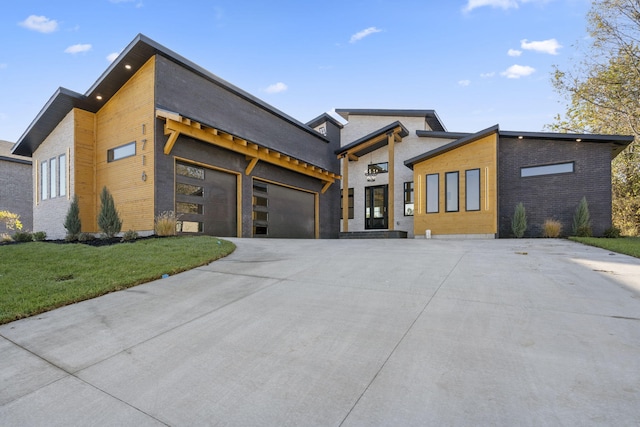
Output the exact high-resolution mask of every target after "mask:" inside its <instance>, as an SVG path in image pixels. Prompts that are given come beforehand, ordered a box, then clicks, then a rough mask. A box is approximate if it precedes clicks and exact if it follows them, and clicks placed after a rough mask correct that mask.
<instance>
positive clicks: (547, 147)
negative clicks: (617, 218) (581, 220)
mask: <svg viewBox="0 0 640 427" xmlns="http://www.w3.org/2000/svg"><path fill="white" fill-rule="evenodd" d="M611 150H612V146H611V144H608V143H585V142H569V141H548V140H527V139H523V140H517V139H506V138H501V139H500V141H499V148H498V164H499V166H498V171H499V177H498V188H499V218H498V226H499V236H500V237H510V236H512V232H511V219H512V217H513V213H514V211H515V206H516V204H518V203H519V202H522V203H523V204H524V207H525V209H526V212H527V223H528V228H527V232H526V233H525V237H541V235H542V224H543V223H544V221H545V220H547V219H556V220H559V221H560V222H561V223H562V225H563V235H569V234H571V229H572V223H573V215H574V213H575V210H576V207H577V206H578V204H579V202H580V199H582V197H583V196H586V198H587V202H588V204H589V212H590V214H591V223H592V224H591V225H592V231H593V234H594V235H596V236H601V235H602V234H603V233H604V231H605V230H606V229H607V228H609V227H611ZM563 162H575V165H574V173H566V174H556V175H545V176H537V177H527V178H521V177H520V168H521V167H525V166H537V165H545V164H554V163H563Z"/></svg>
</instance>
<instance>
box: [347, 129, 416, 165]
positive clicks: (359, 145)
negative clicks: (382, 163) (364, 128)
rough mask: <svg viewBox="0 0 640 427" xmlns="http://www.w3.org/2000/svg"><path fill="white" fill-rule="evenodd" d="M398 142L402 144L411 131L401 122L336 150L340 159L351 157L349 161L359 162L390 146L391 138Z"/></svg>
mask: <svg viewBox="0 0 640 427" xmlns="http://www.w3.org/2000/svg"><path fill="white" fill-rule="evenodd" d="M390 135H391V136H392V137H393V138H394V140H395V141H396V142H401V141H402V138H404V137H406V136H407V135H409V131H408V130H407V128H405V127H404V125H403V124H402V123H400V122H399V121H395V122H393V123H391V124H389V125H387V126H385V127H383V128H381V129H378V130H376V131H374V132H372V133H370V134H368V135H365V136H363V137H362V138H360V139H357V140H356V141H353V142H352V143H350V144H347V145H345V146H344V147H341V148H340V149H338V150H336V151H335V153H336V155H337V156H338V158H342V157H349V160H354V161H355V160H358V159H359V158H360V157H362V156H364V155H366V154H369V153H371V152H373V151H375V150H378V149H379V148H382V147H384V146H386V145H388V144H389V136H390Z"/></svg>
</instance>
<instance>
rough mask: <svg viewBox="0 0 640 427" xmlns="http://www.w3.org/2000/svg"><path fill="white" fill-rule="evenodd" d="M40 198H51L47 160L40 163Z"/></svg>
mask: <svg viewBox="0 0 640 427" xmlns="http://www.w3.org/2000/svg"><path fill="white" fill-rule="evenodd" d="M40 190H41V192H42V193H41V194H40V199H41V200H47V199H48V198H49V162H48V161H47V160H45V161H43V162H42V163H41V164H40Z"/></svg>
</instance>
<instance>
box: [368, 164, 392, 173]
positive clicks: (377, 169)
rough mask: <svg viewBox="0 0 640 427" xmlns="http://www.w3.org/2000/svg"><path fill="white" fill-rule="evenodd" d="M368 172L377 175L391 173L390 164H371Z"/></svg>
mask: <svg viewBox="0 0 640 427" xmlns="http://www.w3.org/2000/svg"><path fill="white" fill-rule="evenodd" d="M367 172H369V173H376V174H381V173H389V162H379V163H369V165H368V166H367Z"/></svg>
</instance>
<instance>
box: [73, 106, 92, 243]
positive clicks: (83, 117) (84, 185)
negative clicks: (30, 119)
mask: <svg viewBox="0 0 640 427" xmlns="http://www.w3.org/2000/svg"><path fill="white" fill-rule="evenodd" d="M73 114H74V131H73V133H74V149H73V156H72V158H71V159H69V163H70V165H72V166H71V167H72V168H73V169H72V173H73V178H72V181H71V186H70V191H69V192H70V193H71V194H75V195H76V196H77V197H78V207H79V208H80V221H81V222H82V231H84V232H88V233H93V232H96V231H98V230H97V225H96V214H97V209H96V203H95V201H96V180H95V138H94V135H95V114H93V113H90V112H88V111H84V110H80V109H78V108H75V109H74V111H73Z"/></svg>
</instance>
